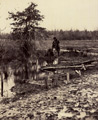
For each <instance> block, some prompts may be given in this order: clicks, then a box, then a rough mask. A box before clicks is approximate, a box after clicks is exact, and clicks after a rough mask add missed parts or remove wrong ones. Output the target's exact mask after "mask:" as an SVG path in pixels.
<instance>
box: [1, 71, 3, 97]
mask: <svg viewBox="0 0 98 120" xmlns="http://www.w3.org/2000/svg"><path fill="white" fill-rule="evenodd" d="M1 96H2V97H3V75H2V72H1Z"/></svg>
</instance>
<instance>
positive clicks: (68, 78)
mask: <svg viewBox="0 0 98 120" xmlns="http://www.w3.org/2000/svg"><path fill="white" fill-rule="evenodd" d="M69 81H70V73H69V72H67V82H69Z"/></svg>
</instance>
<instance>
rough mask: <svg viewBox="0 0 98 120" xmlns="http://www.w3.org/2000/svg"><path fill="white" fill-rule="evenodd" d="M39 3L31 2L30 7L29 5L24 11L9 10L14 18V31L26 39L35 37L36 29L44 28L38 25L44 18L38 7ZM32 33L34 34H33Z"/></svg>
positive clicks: (11, 17)
mask: <svg viewBox="0 0 98 120" xmlns="http://www.w3.org/2000/svg"><path fill="white" fill-rule="evenodd" d="M36 7H37V5H36V4H34V3H31V4H30V5H29V7H27V8H26V9H25V10H24V11H22V12H19V11H18V12H16V13H12V12H9V15H10V17H9V18H10V19H13V21H14V22H13V23H12V24H11V25H13V26H14V27H13V28H12V29H13V33H14V34H15V33H17V34H19V35H20V36H21V37H24V38H25V39H28V38H29V39H30V37H31V38H34V37H35V36H34V32H35V29H42V28H40V27H38V25H39V22H40V21H42V20H43V18H44V17H43V15H40V11H39V10H37V9H36ZM31 34H32V35H31Z"/></svg>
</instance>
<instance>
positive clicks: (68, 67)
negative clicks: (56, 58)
mask: <svg viewBox="0 0 98 120" xmlns="http://www.w3.org/2000/svg"><path fill="white" fill-rule="evenodd" d="M94 66H95V65H92V64H89V65H84V64H81V65H74V66H45V67H42V68H41V70H42V71H43V70H47V71H48V70H49V71H55V70H59V69H68V70H82V69H85V68H88V67H94Z"/></svg>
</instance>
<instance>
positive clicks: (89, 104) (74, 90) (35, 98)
mask: <svg viewBox="0 0 98 120" xmlns="http://www.w3.org/2000/svg"><path fill="white" fill-rule="evenodd" d="M65 81H66V80H65ZM0 120H98V72H90V73H89V74H88V73H86V74H84V75H83V76H82V77H79V78H74V79H72V80H71V81H70V82H69V83H67V84H66V83H63V84H62V85H60V86H59V87H57V88H51V89H49V90H48V91H42V92H39V93H37V94H30V95H29V96H28V97H27V98H26V97H20V99H19V100H17V101H15V102H12V101H10V102H9V103H8V104H3V103H1V104H0Z"/></svg>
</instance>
